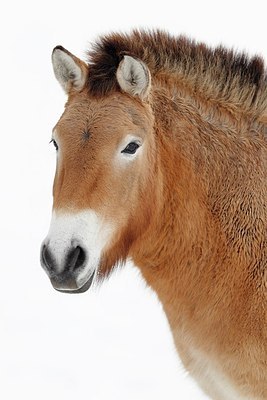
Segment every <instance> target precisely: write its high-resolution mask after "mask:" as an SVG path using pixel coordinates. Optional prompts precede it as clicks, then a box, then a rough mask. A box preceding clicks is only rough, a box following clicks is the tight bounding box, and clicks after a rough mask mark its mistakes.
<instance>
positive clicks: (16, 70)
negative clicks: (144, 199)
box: [0, 0, 267, 400]
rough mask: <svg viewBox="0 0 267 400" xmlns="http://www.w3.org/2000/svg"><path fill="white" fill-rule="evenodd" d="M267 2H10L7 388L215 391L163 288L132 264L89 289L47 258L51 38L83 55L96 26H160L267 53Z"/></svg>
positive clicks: (93, 399) (7, 392) (7, 396)
mask: <svg viewBox="0 0 267 400" xmlns="http://www.w3.org/2000/svg"><path fill="white" fill-rule="evenodd" d="M264 3H265V1H257V0H255V1H253V2H247V1H245V0H243V1H235V2H234V1H228V0H225V1H223V2H216V1H207V0H204V1H203V0H202V1H190V0H187V1H180V0H176V1H173V2H172V1H168V0H165V1H164V2H162V3H160V2H158V3H156V2H145V1H140V0H135V1H134V2H130V1H128V2H125V1H119V0H110V1H106V2H103V1H101V2H100V1H99V2H92V1H90V0H87V1H82V0H76V1H72V2H70V1H67V0H65V1H63V0H58V1H56V0H54V1H50V0H47V1H45V2H42V3H41V2H38V1H34V0H25V1H19V0H17V1H13V2H12V1H9V2H8V4H6V5H5V6H4V5H2V6H1V16H0V29H1V63H0V68H1V86H2V91H1V133H0V135H1V146H0V151H1V157H0V163H1V165H0V174H1V175H0V178H1V181H0V182H1V196H0V201H1V207H0V210H1V211H0V212H1V232H0V233H1V238H0V239H1V240H0V249H1V256H0V260H1V261H0V262H1V279H0V282H1V288H0V318H1V319H0V321H1V326H0V338H1V341H0V398H1V399H4V400H15V399H16V400H17V399H21V400H24V399H25V400H26V399H27V400H31V399H38V400H44V399H51V400H53V399H60V400H61V399H62V400H70V399H78V398H83V399H88V400H107V399H109V400H113V399H116V400H150V399H153V400H161V399H168V400H172V399H183V400H186V399H188V400H189V399H190V400H192V399H205V398H206V397H205V396H204V395H203V394H202V393H201V392H200V391H199V389H198V388H197V387H196V386H195V384H194V383H193V382H192V381H191V380H190V378H188V377H187V376H186V373H185V372H184V371H183V369H182V367H181V366H180V364H179V360H178V358H177V356H176V354H175V351H174V346H173V343H172V339H171V336H170V333H169V329H168V324H167V322H166V319H165V316H164V315H163V312H162V309H161V305H160V304H159V302H158V300H157V298H156V296H155V295H154V294H153V293H152V292H151V291H150V290H149V289H148V288H146V287H145V284H144V283H143V281H142V280H141V278H140V276H138V273H137V270H135V269H134V268H131V267H130V266H128V267H127V268H125V270H123V271H120V272H118V273H116V274H115V275H114V276H113V277H112V278H111V279H110V280H109V281H108V282H107V283H106V284H104V285H103V286H102V287H101V288H100V289H97V290H91V291H89V292H87V293H85V294H83V295H72V296H68V295H63V294H60V293H57V292H56V291H54V290H53V289H52V287H51V285H50V283H49V281H48V278H47V277H46V275H45V273H44V272H43V271H42V270H41V268H40V266H39V247H40V243H41V241H42V239H43V238H44V236H45V235H46V233H47V230H48V226H49V220H50V211H51V204H52V197H51V187H52V179H53V174H54V166H55V153H54V149H53V148H52V146H51V145H48V142H49V140H50V136H51V129H52V127H53V125H54V124H55V122H56V121H57V119H58V117H59V116H60V114H61V112H62V111H63V104H64V101H65V96H64V94H63V92H62V91H61V89H60V87H59V86H58V83H57V82H56V80H55V79H54V77H53V73H52V68H51V65H50V55H51V51H52V48H53V47H54V46H55V45H57V44H62V45H63V46H64V47H66V48H67V49H69V50H70V51H71V52H73V53H75V54H76V55H78V56H79V57H81V58H84V55H85V50H86V48H87V47H88V43H89V42H92V41H94V39H95V38H96V37H97V35H99V34H102V33H107V32H110V31H112V30H113V31H117V30H120V31H125V30H127V31H128V30H129V29H131V28H132V27H151V28H155V27H159V28H163V29H166V30H169V31H170V32H172V33H174V34H180V33H185V34H187V35H189V36H191V37H194V38H197V39H199V40H204V41H206V42H207V43H210V44H212V45H213V44H219V43H221V42H222V43H224V44H226V45H228V46H233V47H235V48H239V49H245V50H247V51H248V52H250V53H255V52H257V53H260V54H262V55H263V56H265V57H266V50H267V49H266V37H267V28H266V9H264Z"/></svg>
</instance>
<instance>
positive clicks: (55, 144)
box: [50, 139, 58, 150]
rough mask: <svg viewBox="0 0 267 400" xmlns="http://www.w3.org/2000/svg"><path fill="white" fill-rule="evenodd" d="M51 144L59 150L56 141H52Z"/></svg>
mask: <svg viewBox="0 0 267 400" xmlns="http://www.w3.org/2000/svg"><path fill="white" fill-rule="evenodd" d="M50 143H53V145H54V146H55V148H56V150H58V145H57V142H56V141H55V140H54V139H51V140H50Z"/></svg>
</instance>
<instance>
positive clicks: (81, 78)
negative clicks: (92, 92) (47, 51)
mask: <svg viewBox="0 0 267 400" xmlns="http://www.w3.org/2000/svg"><path fill="white" fill-rule="evenodd" d="M52 64H53V69H54V73H55V76H56V78H57V80H58V82H59V83H60V85H61V86H62V88H63V90H64V91H65V92H66V93H67V94H68V93H69V92H70V91H71V90H72V89H74V90H77V91H81V90H82V89H83V87H84V84H85V81H86V77H87V74H88V66H87V65H86V64H85V62H83V61H82V60H80V59H79V58H78V57H75V56H74V55H73V54H71V53H70V52H69V51H68V50H66V49H64V47H62V46H57V47H55V48H54V50H53V53H52Z"/></svg>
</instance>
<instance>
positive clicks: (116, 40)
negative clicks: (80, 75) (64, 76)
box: [88, 30, 267, 116]
mask: <svg viewBox="0 0 267 400" xmlns="http://www.w3.org/2000/svg"><path fill="white" fill-rule="evenodd" d="M126 54H127V55H131V56H133V57H136V58H138V59H140V60H142V61H143V62H145V63H146V64H147V66H148V68H149V69H150V72H151V75H152V79H153V78H154V79H157V76H158V75H159V74H161V75H162V74H164V73H165V74H167V75H168V74H169V75H171V76H173V77H177V79H180V80H181V81H183V82H184V83H186V84H187V85H189V87H190V88H191V89H192V90H193V91H195V92H200V93H202V94H203V95H205V96H206V97H207V98H210V99H214V100H218V101H220V102H225V103H228V104H229V103H232V104H234V105H235V106H238V107H241V108H242V109H244V110H245V111H250V112H255V113H256V114H257V116H260V115H261V114H264V113H265V112H266V110H267V73H266V69H265V66H264V61H263V59H262V58H261V57H258V56H254V57H248V56H247V55H246V54H245V53H237V52H235V51H233V50H227V49H226V48H224V47H222V46H219V47H216V48H210V47H208V46H207V45H205V44H204V43H197V42H195V41H193V40H190V39H188V38H186V37H184V36H179V37H173V36H171V35H170V34H168V33H165V32H162V31H151V32H147V31H138V30H134V31H133V32H132V33H131V34H128V35H126V34H118V33H114V34H111V35H107V36H104V37H102V38H100V40H99V41H98V42H96V43H95V44H94V45H93V49H92V50H90V51H89V52H88V55H89V59H88V62H89V65H90V74H89V77H88V89H89V92H90V94H92V95H96V96H102V95H106V94H108V93H110V92H112V91H114V90H117V89H118V84H117V81H116V70H117V67H118V65H119V63H120V61H121V59H122V58H123V56H124V55H126Z"/></svg>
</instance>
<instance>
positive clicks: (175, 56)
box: [41, 30, 267, 400]
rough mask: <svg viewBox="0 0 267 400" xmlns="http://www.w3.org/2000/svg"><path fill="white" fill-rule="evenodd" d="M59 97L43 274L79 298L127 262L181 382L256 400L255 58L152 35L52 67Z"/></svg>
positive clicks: (262, 229)
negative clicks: (153, 302) (185, 378)
mask: <svg viewBox="0 0 267 400" xmlns="http://www.w3.org/2000/svg"><path fill="white" fill-rule="evenodd" d="M52 64H53V69H54V73H55V76H56V78H57V80H58V81H59V83H60V85H61V86H62V88H63V90H64V91H65V93H66V94H67V96H68V99H67V103H66V105H65V110H64V112H63V115H62V116H61V118H60V119H59V121H58V123H57V124H56V126H55V128H54V129H53V134H52V139H51V141H52V143H53V144H54V146H55V148H56V151H57V167H56V173H55V178H54V185H53V211H52V220H51V225H50V229H49V232H48V235H47V237H46V238H45V240H44V241H43V243H42V245H41V264H42V267H43V268H44V270H45V271H46V273H47V274H48V276H49V278H50V281H51V283H52V285H53V287H54V288H55V289H56V290H58V291H61V292H67V293H82V292H84V291H86V290H87V289H88V288H89V287H90V286H91V284H92V281H99V280H102V279H104V278H105V277H107V276H108V275H109V274H110V273H111V271H112V270H113V269H114V268H115V267H116V266H117V265H120V264H121V265H123V264H124V263H125V262H126V260H128V259H131V260H132V261H133V263H134V264H135V265H136V266H137V267H138V268H139V269H140V271H141V274H142V276H143V277H144V279H145V281H146V283H147V285H149V286H150V287H151V288H152V289H153V290H154V291H155V292H156V293H157V296H158V298H159V300H160V302H161V303H162V305H163V309H164V312H165V313H166V316H167V319H168V322H169V326H170V329H171V332H172V336H173V340H174V343H175V346H176V349H177V352H178V354H179V357H180V358H181V360H182V363H183V365H184V367H185V369H186V370H187V371H188V372H189V374H190V375H191V376H192V377H193V378H194V379H195V380H196V382H197V383H198V385H199V386H200V388H201V389H202V390H203V391H204V392H205V393H206V394H207V395H208V396H209V397H210V398H211V399H216V400H217V399H218V400H226V399H227V400H241V399H242V400H245V399H246V400H256V399H257V400H260V399H261V400H263V399H265V400H266V399H267V324H266V323H267V179H266V173H267V140H266V139H267V136H266V134H267V74H266V70H265V66H264V61H263V59H262V58H261V57H259V56H248V55H247V54H245V53H244V52H236V51H234V50H229V49H226V48H225V47H223V46H218V47H214V48H211V47H209V46H207V45H206V44H204V43H201V42H197V41H194V40H192V39H189V38H187V37H185V36H177V37H175V36H172V35H170V34H168V33H167V32H164V31H160V30H153V31H147V30H133V31H131V32H130V33H127V34H122V33H112V34H108V35H104V36H102V37H100V38H99V39H98V40H96V41H95V43H94V44H93V45H92V47H91V48H90V50H89V51H88V58H87V60H86V61H83V60H81V59H79V58H78V57H76V56H74V55H73V54H72V53H70V52H69V51H68V50H66V49H65V48H64V47H62V46H57V47H55V49H54V50H53V53H52Z"/></svg>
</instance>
